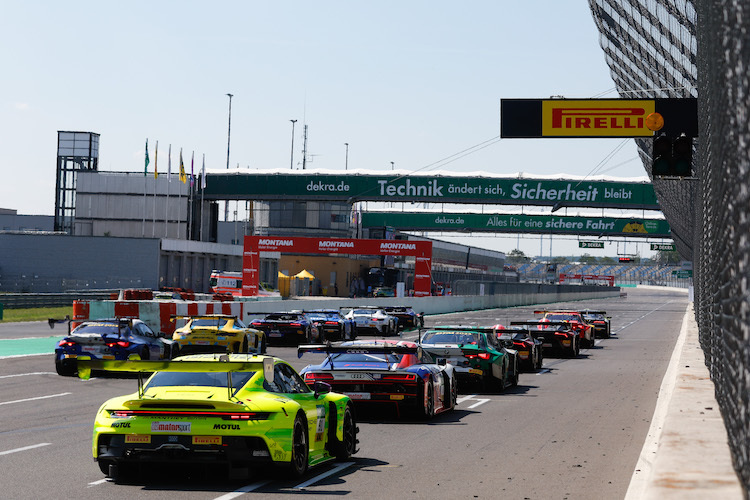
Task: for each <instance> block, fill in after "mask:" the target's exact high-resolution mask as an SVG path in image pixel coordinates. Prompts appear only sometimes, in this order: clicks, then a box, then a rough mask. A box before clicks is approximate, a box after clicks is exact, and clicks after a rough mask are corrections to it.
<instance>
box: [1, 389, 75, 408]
mask: <svg viewBox="0 0 750 500" xmlns="http://www.w3.org/2000/svg"><path fill="white" fill-rule="evenodd" d="M69 394H73V393H72V392H61V393H60V394H50V395H49V396H39V397H36V398H26V399H16V400H15V401H3V402H2V403H0V406H2V405H10V404H13V403H25V402H27V401H38V400H40V399H49V398H59V397H60V396H68V395H69Z"/></svg>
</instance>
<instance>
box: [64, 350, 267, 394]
mask: <svg viewBox="0 0 750 500" xmlns="http://www.w3.org/2000/svg"><path fill="white" fill-rule="evenodd" d="M252 358H254V359H252V360H251V361H230V360H229V356H227V355H226V354H221V355H217V356H216V357H215V359H214V360H212V361H203V360H200V361H197V360H196V361H193V360H189V361H188V360H177V361H174V360H173V361H143V360H141V359H140V357H139V356H138V355H137V354H131V355H130V357H129V359H127V360H108V359H91V358H90V357H88V356H79V357H78V358H77V359H76V361H77V365H78V378H80V379H83V380H88V379H89V378H91V372H92V370H102V371H118V372H134V373H137V374H138V395H139V397H143V374H150V373H153V372H183V373H193V372H213V373H226V374H227V388H228V389H229V395H230V398H231V395H232V375H231V374H232V372H240V371H262V372H263V376H264V377H265V379H266V380H267V381H268V382H269V383H273V370H274V369H273V367H274V358H273V357H272V356H252Z"/></svg>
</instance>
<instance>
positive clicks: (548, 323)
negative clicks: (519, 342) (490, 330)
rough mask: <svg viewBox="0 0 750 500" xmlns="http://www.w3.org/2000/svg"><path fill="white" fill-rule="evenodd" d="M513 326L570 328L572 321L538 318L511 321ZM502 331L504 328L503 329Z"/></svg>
mask: <svg viewBox="0 0 750 500" xmlns="http://www.w3.org/2000/svg"><path fill="white" fill-rule="evenodd" d="M510 324H511V326H516V325H518V326H524V325H526V326H565V327H568V328H570V322H569V321H544V320H537V321H511V322H510ZM501 331H502V330H501Z"/></svg>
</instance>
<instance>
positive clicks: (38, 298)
mask: <svg viewBox="0 0 750 500" xmlns="http://www.w3.org/2000/svg"><path fill="white" fill-rule="evenodd" d="M118 292H119V290H96V291H86V292H63V293H0V304H2V305H3V308H4V309H6V310H7V309H32V308H36V307H66V306H72V305H73V301H74V300H107V299H110V298H111V296H112V294H113V293H118Z"/></svg>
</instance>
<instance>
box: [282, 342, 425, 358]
mask: <svg viewBox="0 0 750 500" xmlns="http://www.w3.org/2000/svg"><path fill="white" fill-rule="evenodd" d="M420 349H421V347H419V346H407V345H390V346H389V345H366V344H365V345H350V346H342V345H333V344H307V345H300V346H299V347H297V357H298V358H301V357H302V355H303V354H304V353H306V352H316V353H322V354H336V353H347V354H419V353H420Z"/></svg>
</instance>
